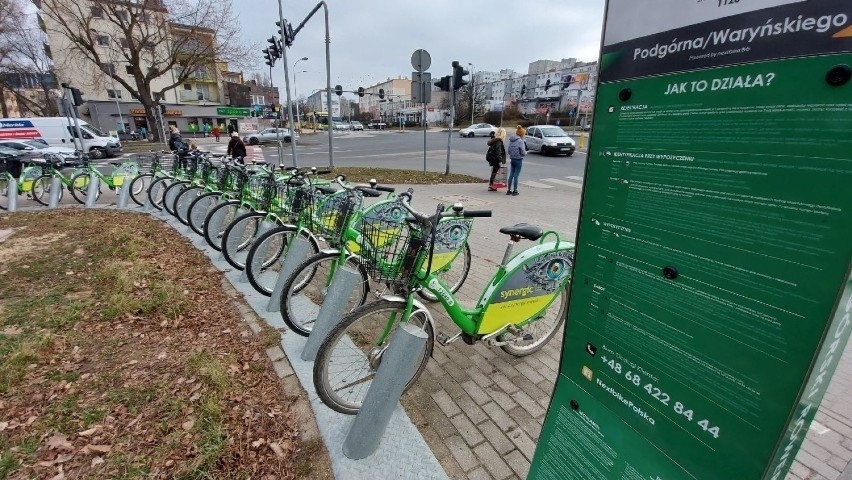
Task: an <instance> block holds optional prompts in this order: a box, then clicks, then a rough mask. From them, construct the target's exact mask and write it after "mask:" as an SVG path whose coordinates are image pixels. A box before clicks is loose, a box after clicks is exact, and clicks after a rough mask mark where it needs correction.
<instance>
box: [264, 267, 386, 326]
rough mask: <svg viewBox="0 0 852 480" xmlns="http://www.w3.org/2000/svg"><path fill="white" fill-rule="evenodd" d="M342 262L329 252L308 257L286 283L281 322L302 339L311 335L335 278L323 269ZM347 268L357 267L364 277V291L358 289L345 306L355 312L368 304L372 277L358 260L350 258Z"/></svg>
mask: <svg viewBox="0 0 852 480" xmlns="http://www.w3.org/2000/svg"><path fill="white" fill-rule="evenodd" d="M339 258H340V254H339V253H335V252H330V251H328V252H320V253H318V254H316V255H313V256H311V257H308V258H307V259H305V261H304V262H302V263H301V264H299V266H298V267H296V268H295V270H293V273H292V274H290V276H289V277H287V280H286V281H285V282H284V287H283V288H282V290H281V300H280V311H281V318H282V320H284V323H286V324H287V326H288V327H290V329H291V330H293V331H294V332H295V333H298V334H299V335H301V336H303V337H307V336H308V335H310V334H311V331H312V330H313V324H314V322H316V319H317V315H318V314H319V310H320V307H321V306H322V303H323V300H324V299H325V296H326V294H327V293H328V290H327V289H328V286H329V285H331V281H332V278H334V276H333V275H331V268H330V266H329V269H327V270H325V269H321V267H322V266H323V264H325V263H331V262H336V261H337V260H338V259H339ZM346 265H347V266H351V267H354V269H355V270H356V271H357V272H358V273H359V274H360V275H361V288H360V289H357V287H356V290H355V291H354V292H353V295H352V296H350V297H349V302H348V303H347V305H346V307H348V308H346V309H345V310H344V311H347V312H353V311H354V310H355V309H357V308H358V307H360V306H361V305H364V302H365V301H366V300H367V294H368V293H369V292H370V277H369V275H367V270H366V269H364V265H363V264H361V262H360V261H358V260H357V259H356V257H350V258H348V259H347V260H346ZM335 271H336V270H335ZM323 274H325V275H323ZM314 280H317V282H314Z"/></svg>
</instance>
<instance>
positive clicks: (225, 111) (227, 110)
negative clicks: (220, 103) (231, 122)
mask: <svg viewBox="0 0 852 480" xmlns="http://www.w3.org/2000/svg"><path fill="white" fill-rule="evenodd" d="M216 114H218V115H223V116H226V117H248V116H249V109H248V108H235V107H219V108H217V109H216Z"/></svg>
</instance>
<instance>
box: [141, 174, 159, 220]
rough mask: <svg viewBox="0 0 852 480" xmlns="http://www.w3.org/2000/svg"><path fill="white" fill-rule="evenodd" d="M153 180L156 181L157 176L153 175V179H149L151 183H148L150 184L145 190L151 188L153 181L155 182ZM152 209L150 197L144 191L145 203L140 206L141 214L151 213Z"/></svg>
mask: <svg viewBox="0 0 852 480" xmlns="http://www.w3.org/2000/svg"><path fill="white" fill-rule="evenodd" d="M155 180H157V176H156V175H155V176H153V177H151V183H150V184H148V188H147V190H150V189H151V186H152V185H153V184H154V181H155ZM153 209H154V204H153V203H151V196H150V195H148V192H147V191H146V192H145V202H144V203H143V204H142V211H143V212H150V211H151V210H153Z"/></svg>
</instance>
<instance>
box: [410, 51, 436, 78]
mask: <svg viewBox="0 0 852 480" xmlns="http://www.w3.org/2000/svg"><path fill="white" fill-rule="evenodd" d="M430 66H432V57H431V56H429V52H427V51H426V50H423V49H422V48H420V49H417V50H415V51H414V53H413V54H411V68H413V69H415V70H417V71H418V72H425V71H426V70H429V67H430Z"/></svg>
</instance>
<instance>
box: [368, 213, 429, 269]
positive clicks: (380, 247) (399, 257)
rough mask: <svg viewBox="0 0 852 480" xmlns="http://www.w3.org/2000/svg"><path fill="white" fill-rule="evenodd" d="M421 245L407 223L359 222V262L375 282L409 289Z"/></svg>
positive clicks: (369, 220) (374, 220) (375, 220)
mask: <svg viewBox="0 0 852 480" xmlns="http://www.w3.org/2000/svg"><path fill="white" fill-rule="evenodd" d="M412 234H414V235H412ZM424 245H425V242H424V241H423V238H421V237H420V236H419V235H417V232H415V231H413V230H412V228H411V226H410V225H408V224H407V223H400V222H398V221H393V220H387V219H381V218H369V219H364V220H363V221H362V222H361V252H360V253H361V259H362V260H363V265H364V268H365V269H366V270H367V273H369V274H370V277H372V278H373V280H376V281H378V282H384V283H387V284H389V285H400V286H403V285H408V284H409V283H410V282H411V271H412V268H413V266H414V262H415V261H416V259H417V255H418V254H419V253H420V251H421V250H423V247H424Z"/></svg>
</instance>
